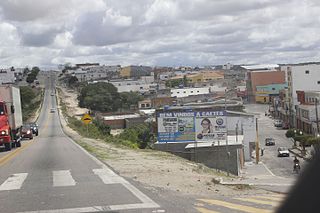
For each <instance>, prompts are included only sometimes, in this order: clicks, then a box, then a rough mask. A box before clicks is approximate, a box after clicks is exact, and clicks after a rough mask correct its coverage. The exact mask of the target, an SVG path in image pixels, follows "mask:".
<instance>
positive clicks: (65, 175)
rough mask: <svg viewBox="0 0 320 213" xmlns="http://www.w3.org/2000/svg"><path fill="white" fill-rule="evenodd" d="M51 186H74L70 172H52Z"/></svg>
mask: <svg viewBox="0 0 320 213" xmlns="http://www.w3.org/2000/svg"><path fill="white" fill-rule="evenodd" d="M52 177H53V186H54V187H57V186H75V185H76V181H75V180H74V179H73V177H72V176H71V173H70V170H59V171H53V172H52Z"/></svg>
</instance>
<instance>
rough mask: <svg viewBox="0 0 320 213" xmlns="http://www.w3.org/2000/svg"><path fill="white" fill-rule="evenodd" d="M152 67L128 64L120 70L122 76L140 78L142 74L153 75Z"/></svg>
mask: <svg viewBox="0 0 320 213" xmlns="http://www.w3.org/2000/svg"><path fill="white" fill-rule="evenodd" d="M152 71H153V69H152V67H148V66H133V65H131V66H127V67H123V68H122V69H121V70H120V77H122V78H139V77H141V76H146V75H151V72H152Z"/></svg>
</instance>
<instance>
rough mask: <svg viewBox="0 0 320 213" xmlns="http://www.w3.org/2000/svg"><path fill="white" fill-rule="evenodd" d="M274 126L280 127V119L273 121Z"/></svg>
mask: <svg viewBox="0 0 320 213" xmlns="http://www.w3.org/2000/svg"><path fill="white" fill-rule="evenodd" d="M274 126H275V127H282V121H281V120H275V121H274Z"/></svg>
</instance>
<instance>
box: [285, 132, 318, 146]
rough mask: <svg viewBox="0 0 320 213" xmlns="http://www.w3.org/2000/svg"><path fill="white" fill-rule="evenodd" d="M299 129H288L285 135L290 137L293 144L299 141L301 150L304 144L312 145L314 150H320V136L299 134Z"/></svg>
mask: <svg viewBox="0 0 320 213" xmlns="http://www.w3.org/2000/svg"><path fill="white" fill-rule="evenodd" d="M300 131H301V130H299V129H289V130H287V132H286V137H287V138H292V139H293V141H294V143H295V144H294V145H295V146H296V142H299V145H301V146H302V149H303V150H305V147H306V146H311V145H313V147H314V148H315V150H316V151H320V137H315V136H313V135H310V134H306V133H302V134H300Z"/></svg>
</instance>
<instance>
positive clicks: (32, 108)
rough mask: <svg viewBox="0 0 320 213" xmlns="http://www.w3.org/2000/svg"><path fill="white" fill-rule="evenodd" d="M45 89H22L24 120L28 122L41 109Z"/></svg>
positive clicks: (24, 87)
mask: <svg viewBox="0 0 320 213" xmlns="http://www.w3.org/2000/svg"><path fill="white" fill-rule="evenodd" d="M43 95H44V91H43V89H41V90H39V89H35V88H32V87H31V86H22V87H20V96H21V107H22V120H23V122H27V121H28V120H29V119H30V118H31V117H32V116H33V115H34V114H35V112H36V111H37V110H38V109H39V107H40V105H41V102H42V100H43Z"/></svg>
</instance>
